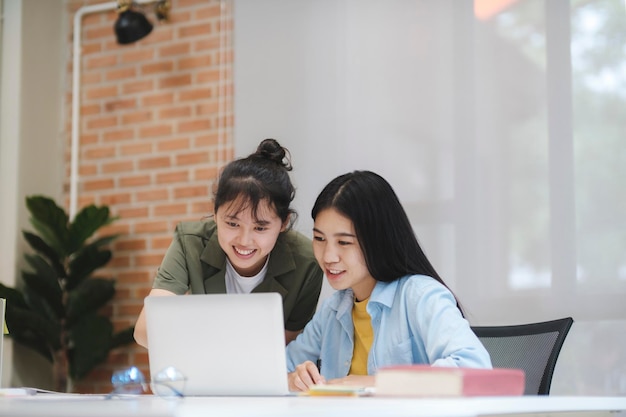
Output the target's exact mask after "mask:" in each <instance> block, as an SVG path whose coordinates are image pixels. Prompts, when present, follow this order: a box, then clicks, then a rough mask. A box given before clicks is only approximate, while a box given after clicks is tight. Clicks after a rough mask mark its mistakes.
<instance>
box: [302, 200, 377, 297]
mask: <svg viewBox="0 0 626 417" xmlns="http://www.w3.org/2000/svg"><path fill="white" fill-rule="evenodd" d="M313 252H314V253H315V258H316V259H317V262H318V263H319V264H320V267H321V268H322V269H323V270H324V273H325V274H326V278H327V279H328V283H329V284H330V286H331V287H333V288H334V289H336V290H343V289H346V288H352V290H353V291H354V296H355V297H356V299H357V300H358V301H362V300H365V299H366V298H368V297H369V296H370V294H371V293H372V290H373V289H374V286H375V285H376V280H375V279H374V278H373V277H372V276H371V275H370V273H369V270H368V269H367V265H366V263H365V258H364V257H363V252H362V251H361V246H360V245H359V241H358V240H357V238H356V233H355V231H354V225H353V224H352V221H350V219H348V218H347V217H345V216H343V215H342V214H341V213H339V212H338V211H337V210H335V209H332V208H328V209H324V210H322V211H320V212H319V213H318V214H317V217H316V218H315V224H314V226H313Z"/></svg>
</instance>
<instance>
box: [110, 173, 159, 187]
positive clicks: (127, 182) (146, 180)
mask: <svg viewBox="0 0 626 417" xmlns="http://www.w3.org/2000/svg"><path fill="white" fill-rule="evenodd" d="M151 182H152V180H151V179H150V176H149V175H136V176H130V177H124V178H120V179H119V182H118V184H119V186H120V187H140V186H143V185H150V183H151Z"/></svg>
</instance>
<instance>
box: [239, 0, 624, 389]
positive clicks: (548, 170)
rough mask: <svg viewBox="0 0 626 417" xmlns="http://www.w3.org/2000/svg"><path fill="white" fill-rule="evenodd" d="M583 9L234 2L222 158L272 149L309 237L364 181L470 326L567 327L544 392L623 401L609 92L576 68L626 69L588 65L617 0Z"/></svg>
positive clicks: (615, 147)
mask: <svg viewBox="0 0 626 417" xmlns="http://www.w3.org/2000/svg"><path fill="white" fill-rule="evenodd" d="M587 3H588V4H587V5H586V6H585V7H582V8H580V7H579V8H577V9H570V2H569V1H567V0H551V1H545V0H526V1H524V2H519V4H517V5H514V6H513V7H512V8H511V9H509V10H506V11H504V12H502V13H500V14H499V15H497V16H495V17H494V18H492V19H490V20H487V21H480V20H477V19H475V18H474V13H473V8H472V6H473V5H472V2H469V1H467V2H460V1H455V0H438V1H428V0H421V1H419V0H386V1H376V0H315V1H313V0H307V1H290V0H264V1H262V2H259V1H255V0H235V1H234V21H235V33H234V45H235V46H234V47H235V86H236V88H235V115H236V117H235V145H236V154H237V155H238V156H243V155H247V154H249V153H250V152H252V151H253V150H254V148H255V147H256V145H257V144H258V143H259V141H260V140H261V139H262V138H265V137H274V138H276V139H278V140H279V141H280V142H281V143H282V144H283V145H284V146H286V147H287V148H289V150H290V151H291V153H292V156H293V164H294V172H293V179H294V182H295V184H296V186H297V197H296V202H295V206H296V209H297V210H298V211H299V213H300V220H299V222H298V224H297V226H296V228H297V229H299V230H301V231H303V232H305V233H306V234H308V235H310V234H311V233H310V230H311V226H312V221H311V219H310V208H311V207H312V204H313V201H314V199H315V197H316V196H317V193H318V192H319V191H320V190H321V188H322V187H323V186H324V185H325V184H326V183H327V182H328V181H330V180H331V179H332V178H334V177H335V176H336V175H338V174H341V173H344V172H347V171H350V170H354V169H369V170H374V171H377V172H379V173H380V174H382V175H383V176H384V177H386V178H387V179H388V180H389V181H390V182H391V184H392V185H394V187H395V188H396V191H397V192H398V194H399V195H400V198H401V199H402V200H403V203H404V204H405V207H406V209H407V211H408V213H409V216H410V218H411V220H412V223H413V226H414V228H415V231H416V232H417V235H418V238H419V239H420V242H421V243H422V244H423V246H424V248H425V250H426V252H427V253H428V255H429V257H430V258H431V260H432V261H433V263H434V264H435V266H436V267H437V269H438V270H439V272H440V274H441V275H442V276H443V277H444V279H445V280H446V282H447V283H448V284H450V286H451V287H452V288H453V289H454V290H455V292H456V293H457V295H458V296H459V298H460V300H461V302H462V303H463V304H464V306H465V308H466V311H467V313H468V317H469V319H470V321H471V322H472V324H476V325H478V324H482V325H489V324H501V323H524V322H531V321H540V320H548V319H553V318H557V317H563V316H572V317H573V318H574V319H575V321H576V322H575V324H574V327H573V329H572V332H571V334H570V336H569V337H568V339H567V341H566V346H565V347H564V351H563V354H562V357H561V359H560V362H559V366H558V367H557V371H556V375H555V379H554V381H553V388H552V392H553V393H557V394H558V393H596V392H602V393H607V394H615V393H618V394H626V368H625V367H624V365H623V364H624V363H626V349H624V348H623V346H626V343H625V342H626V304H625V303H624V302H623V300H624V299H625V293H626V229H624V224H626V206H625V204H626V188H625V187H623V185H622V184H620V182H622V181H621V180H620V178H625V175H626V171H624V169H623V168H621V167H623V166H626V142H625V141H623V140H620V136H619V135H620V133H619V132H621V135H622V139H623V132H624V131H626V129H625V128H626V117H624V116H626V115H625V114H624V112H623V111H619V110H616V109H620V108H626V106H624V104H626V103H624V101H625V97H626V83H625V82H624V79H623V78H624V77H623V76H622V78H619V77H618V78H617V79H616V81H615V82H614V83H613V84H612V85H608V84H602V82H603V79H602V78H599V77H595V73H594V68H593V65H592V64H593V62H596V61H594V59H595V60H598V59H607V60H608V61H607V62H604V63H603V65H604V67H605V68H609V72H611V71H613V73H612V75H613V76H614V78H615V77H616V75H615V74H619V73H620V68H622V66H623V65H624V64H625V63H626V56H625V54H623V53H622V54H621V60H620V58H619V54H618V55H617V57H616V55H615V54H609V53H606V54H605V55H604V56H603V55H601V54H599V56H597V57H589V55H590V54H592V53H598V52H597V51H603V48H604V49H607V51H606V52H610V50H611V49H610V48H616V50H618V51H619V50H620V49H619V48H622V49H621V50H622V51H623V45H621V44H620V45H614V46H612V45H607V44H606V43H602V42H600V39H601V38H600V37H601V36H602V33H601V32H600V31H594V30H592V29H590V28H592V26H590V24H589V22H592V21H594V19H595V21H598V20H599V21H602V18H603V17H602V16H605V15H607V13H605V12H606V10H604V9H602V8H603V7H607V6H608V7H611V9H609V11H612V12H613V13H608V15H612V16H614V17H615V18H618V17H619V15H617V16H616V15H615V13H614V12H615V10H617V11H618V12H619V11H620V10H622V11H623V1H622V0H613V3H612V2H611V0H607V1H604V2H587ZM618 6H619V7H621V9H619V7H618ZM603 13H604V14H603ZM622 22H623V23H624V24H623V25H622V26H621V27H622V29H621V30H622V32H620V31H619V27H620V26H612V28H613V30H614V31H617V32H619V33H618V34H620V35H621V38H623V36H624V32H626V12H625V13H624V16H623V20H622ZM614 23H617V24H619V20H616V22H614ZM600 26H601V27H606V26H608V25H604V26H602V25H601V24H600ZM616 28H618V29H616ZM618 38H619V36H618ZM602 39H603V40H604V41H607V39H604V38H602ZM608 41H610V39H608ZM570 43H571V45H572V49H571V50H572V51H574V53H573V54H570ZM590 45H591V47H589V46H590ZM611 60H612V61H611ZM609 75H611V74H609ZM594 77H595V78H594ZM611 86H612V87H611ZM596 144H597V146H595V145H596ZM327 294H328V287H325V293H324V295H327ZM607 326H608V327H610V328H611V329H612V330H613V331H606V329H607ZM582 357H584V358H586V361H585V362H584V363H581V362H580V361H579V360H577V358H582ZM598 361H602V362H603V364H602V368H599V367H598V366H597V362H598ZM599 369H602V370H601V371H599ZM606 369H612V371H611V373H610V375H609V373H608V372H606V371H605V370H606ZM591 381H593V382H591Z"/></svg>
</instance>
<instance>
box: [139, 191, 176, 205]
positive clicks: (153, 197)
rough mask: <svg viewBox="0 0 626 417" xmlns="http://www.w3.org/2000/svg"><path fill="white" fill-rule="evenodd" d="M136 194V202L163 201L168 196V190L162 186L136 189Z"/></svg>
mask: <svg viewBox="0 0 626 417" xmlns="http://www.w3.org/2000/svg"><path fill="white" fill-rule="evenodd" d="M136 196H137V201H138V202H146V201H163V200H167V199H168V198H169V191H168V190H167V189H163V188H160V189H158V190H151V191H137V194H136Z"/></svg>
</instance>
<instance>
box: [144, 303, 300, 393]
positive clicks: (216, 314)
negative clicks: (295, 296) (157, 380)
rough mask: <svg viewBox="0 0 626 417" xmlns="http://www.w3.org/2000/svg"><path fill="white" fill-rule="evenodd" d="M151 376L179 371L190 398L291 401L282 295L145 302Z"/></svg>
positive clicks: (184, 391) (184, 390) (185, 391)
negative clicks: (279, 398)
mask: <svg viewBox="0 0 626 417" xmlns="http://www.w3.org/2000/svg"><path fill="white" fill-rule="evenodd" d="M145 310H146V320H147V332H148V347H149V349H148V358H149V362H150V374H151V375H152V376H154V375H157V373H158V372H160V371H162V370H163V369H165V368H167V367H174V368H176V369H177V370H178V371H179V372H180V373H182V374H183V375H184V376H185V377H186V378H187V381H186V383H185V386H184V389H183V394H184V395H185V396H243V395H245V396H261V395H263V396H271V395H288V394H289V389H288V384H287V364H286V360H285V330H284V327H283V326H284V325H283V305H282V298H281V296H280V295H279V294H278V293H251V294H193V295H181V296H170V297H168V296H165V297H163V296H156V297H147V298H146V299H145Z"/></svg>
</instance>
